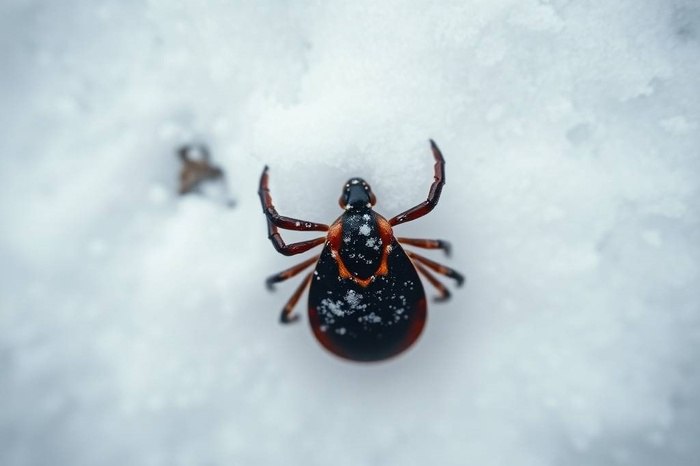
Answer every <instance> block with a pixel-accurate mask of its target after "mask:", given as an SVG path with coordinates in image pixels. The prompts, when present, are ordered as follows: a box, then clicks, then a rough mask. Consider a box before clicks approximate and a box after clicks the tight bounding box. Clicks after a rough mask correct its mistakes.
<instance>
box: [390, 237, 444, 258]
mask: <svg viewBox="0 0 700 466" xmlns="http://www.w3.org/2000/svg"><path fill="white" fill-rule="evenodd" d="M396 241H398V242H399V243H401V244H408V245H409V246H415V247H417V248H423V249H442V250H443V251H445V254H446V255H447V256H449V255H450V253H452V245H451V244H450V243H449V242H447V241H445V240H442V239H421V238H396Z"/></svg>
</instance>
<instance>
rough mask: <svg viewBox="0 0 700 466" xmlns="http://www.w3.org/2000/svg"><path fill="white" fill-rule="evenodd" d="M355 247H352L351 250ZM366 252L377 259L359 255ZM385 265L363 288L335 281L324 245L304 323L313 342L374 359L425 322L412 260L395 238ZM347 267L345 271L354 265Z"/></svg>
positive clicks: (397, 347) (414, 335) (402, 345)
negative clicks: (364, 254)
mask: <svg viewBox="0 0 700 466" xmlns="http://www.w3.org/2000/svg"><path fill="white" fill-rule="evenodd" d="M346 231H347V230H346ZM362 231H363V232H365V231H366V230H364V229H363V230H362ZM362 236H367V237H368V238H367V239H371V237H374V235H371V236H370V235H362ZM353 239H354V238H353ZM370 243H371V241H370ZM359 249H361V248H359ZM359 249H358V248H355V249H353V250H354V251H355V253H357V252H358V251H359ZM372 249H373V247H372ZM342 255H343V256H344V255H345V253H343V254H342ZM369 256H373V257H372V258H371V259H373V260H378V257H379V256H374V255H373V254H368V255H367V256H365V257H366V258H367V259H369ZM348 259H358V257H357V256H356V257H354V258H348ZM361 260H364V258H359V259H358V261H361ZM349 262H353V261H352V260H349ZM356 263H359V262H357V261H356ZM387 263H388V266H389V273H388V274H387V275H385V276H379V277H376V279H375V280H374V281H373V282H372V283H370V284H369V285H368V286H366V287H363V286H360V285H359V284H357V283H355V282H354V281H352V280H350V279H340V277H339V273H338V263H337V261H336V259H335V258H334V257H332V254H331V250H330V248H329V247H328V246H326V248H325V249H324V250H323V252H322V253H321V257H320V259H319V261H318V264H317V266H316V270H315V272H314V276H313V278H312V281H311V289H310V291H309V322H310V324H311V329H312V330H313V332H314V335H315V336H316V338H317V339H318V341H319V342H320V343H321V344H322V345H323V346H324V347H325V348H326V349H328V350H329V351H331V352H332V353H334V354H336V355H338V356H340V357H342V358H345V359H350V360H353V361H380V360H382V359H387V358H390V357H392V356H395V355H397V354H399V353H401V352H402V351H404V350H406V349H407V348H408V347H409V346H411V345H412V344H413V343H414V342H415V341H416V340H417V339H418V337H419V336H420V334H421V332H422V330H423V327H424V325H425V321H426V302H425V292H424V290H423V285H422V284H421V281H420V279H419V278H418V274H417V273H416V269H415V268H414V266H413V263H412V262H411V260H410V259H409V258H408V256H407V255H406V253H405V252H404V250H403V249H402V248H401V246H400V245H399V243H398V242H396V240H393V242H392V244H391V252H390V253H389V256H388V262H387ZM347 265H348V269H349V270H350V271H351V272H352V271H353V268H355V267H357V265H356V264H352V265H355V267H353V268H351V267H350V265H349V264H347ZM359 268H360V269H362V271H363V272H364V271H365V270H367V267H359ZM374 270H376V267H375V268H374ZM359 275H360V273H359V272H358V276H359ZM362 275H366V273H363V274H362ZM361 278H366V276H365V277H361Z"/></svg>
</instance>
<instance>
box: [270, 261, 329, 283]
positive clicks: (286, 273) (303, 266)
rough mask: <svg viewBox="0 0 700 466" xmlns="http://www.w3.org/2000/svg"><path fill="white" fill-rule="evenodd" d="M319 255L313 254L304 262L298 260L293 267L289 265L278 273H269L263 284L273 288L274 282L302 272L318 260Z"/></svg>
mask: <svg viewBox="0 0 700 466" xmlns="http://www.w3.org/2000/svg"><path fill="white" fill-rule="evenodd" d="M319 257H320V255H318V256H314V257H312V258H310V259H308V260H305V261H304V262H300V263H299V264H297V265H295V266H293V267H290V268H288V269H286V270H283V271H281V272H280V273H276V274H274V275H270V276H269V277H267V280H265V284H266V285H267V288H268V289H270V290H274V289H275V283H279V282H283V281H285V280H288V279H290V278H292V277H295V276H296V275H298V274H299V273H300V272H302V271H303V270H304V269H306V268H307V267H309V266H310V265H313V264H315V263H316V262H318V258H319Z"/></svg>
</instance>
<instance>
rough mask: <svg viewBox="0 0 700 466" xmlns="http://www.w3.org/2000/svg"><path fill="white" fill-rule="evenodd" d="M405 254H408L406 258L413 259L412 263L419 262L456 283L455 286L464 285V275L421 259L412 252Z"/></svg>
mask: <svg viewBox="0 0 700 466" xmlns="http://www.w3.org/2000/svg"><path fill="white" fill-rule="evenodd" d="M406 254H408V257H410V258H411V259H413V262H414V263H416V262H420V263H422V264H423V265H425V266H427V267H428V268H430V269H432V270H434V271H436V272H437V273H439V274H441V275H445V276H446V277H450V278H451V279H453V280H454V281H456V282H457V286H462V284H463V283H464V275H462V274H461V273H459V272H457V271H456V270H454V269H451V268H449V267H447V266H445V265H442V264H438V263H437V262H435V261H432V260H430V259H428V258H427V257H423V256H421V255H420V254H416V253H415V252H412V251H406Z"/></svg>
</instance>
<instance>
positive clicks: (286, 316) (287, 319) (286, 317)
mask: <svg viewBox="0 0 700 466" xmlns="http://www.w3.org/2000/svg"><path fill="white" fill-rule="evenodd" d="M312 276H313V272H309V274H308V275H307V276H306V277H305V278H304V280H302V282H301V283H300V284H299V287H298V288H297V289H296V291H294V294H293V295H292V296H291V298H289V301H287V304H285V305H284V308H283V309H282V313H281V314H280V322H282V323H283V324H290V323H292V322H294V321H296V320H298V319H299V315H294V316H292V315H291V314H292V311H293V310H294V306H296V304H297V302H298V301H299V298H300V297H301V294H302V293H303V292H304V290H305V289H306V287H307V286H309V282H311V277H312Z"/></svg>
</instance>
